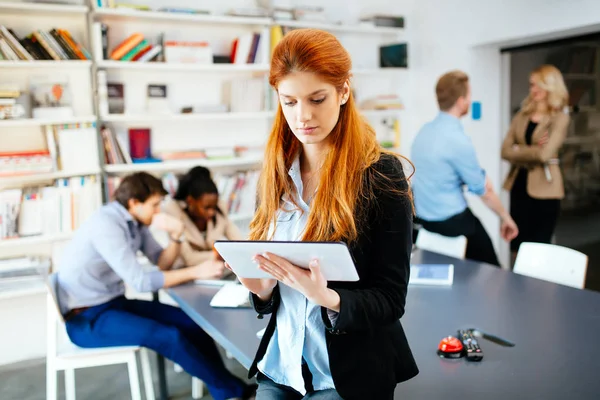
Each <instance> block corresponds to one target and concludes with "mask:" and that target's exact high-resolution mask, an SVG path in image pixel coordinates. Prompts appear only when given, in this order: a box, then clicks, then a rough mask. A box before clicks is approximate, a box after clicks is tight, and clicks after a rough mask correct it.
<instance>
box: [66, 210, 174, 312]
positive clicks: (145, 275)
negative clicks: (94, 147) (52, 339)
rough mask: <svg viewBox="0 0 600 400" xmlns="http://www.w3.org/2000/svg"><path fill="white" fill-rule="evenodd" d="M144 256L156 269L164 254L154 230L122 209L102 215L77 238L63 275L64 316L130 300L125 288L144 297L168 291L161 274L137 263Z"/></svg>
mask: <svg viewBox="0 0 600 400" xmlns="http://www.w3.org/2000/svg"><path fill="white" fill-rule="evenodd" d="M139 250H141V251H142V252H143V253H144V254H145V255H146V257H148V259H149V260H150V261H151V262H152V263H154V264H156V263H157V262H158V258H159V257H160V254H161V253H162V251H163V248H162V247H161V246H160V245H159V244H158V243H157V242H156V240H154V238H153V237H152V234H151V233H150V231H149V229H148V227H147V226H145V225H141V224H139V223H138V222H137V221H135V220H134V218H133V216H132V215H131V214H130V213H129V212H128V211H127V210H126V209H125V207H123V206H122V205H121V204H120V203H117V202H112V203H109V204H107V205H105V206H103V207H101V208H100V209H99V210H98V211H96V212H95V213H94V214H93V215H92V216H91V217H90V218H89V219H88V220H87V221H86V222H85V223H84V224H83V225H82V226H81V227H80V228H79V229H78V230H77V231H76V232H75V234H74V236H73V239H72V240H71V242H70V243H69V245H68V246H67V247H66V248H65V250H64V252H63V254H62V257H61V260H60V263H59V264H60V265H59V270H58V285H59V293H58V295H59V302H60V305H61V311H62V312H63V313H66V312H67V311H69V310H71V309H73V308H79V307H91V306H95V305H99V304H103V303H106V302H107V301H109V300H112V299H114V298H115V297H118V296H122V295H124V294H125V284H124V283H127V284H128V285H129V286H131V287H133V288H134V289H135V290H136V291H138V292H154V291H157V290H158V289H160V288H162V287H163V285H164V275H163V273H162V272H161V271H147V270H145V269H144V267H143V266H142V265H140V263H139V262H138V260H137V257H136V254H137V252H138V251H139Z"/></svg>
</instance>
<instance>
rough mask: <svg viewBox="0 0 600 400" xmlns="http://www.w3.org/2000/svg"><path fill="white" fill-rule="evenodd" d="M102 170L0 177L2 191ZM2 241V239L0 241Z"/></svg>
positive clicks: (98, 172)
mask: <svg viewBox="0 0 600 400" xmlns="http://www.w3.org/2000/svg"><path fill="white" fill-rule="evenodd" d="M100 173H101V170H100V168H98V169H91V170H81V171H58V172H45V173H40V174H24V175H15V176H0V189H3V188H7V187H15V186H23V185H27V184H32V183H39V182H48V181H53V180H55V179H62V178H71V177H73V176H89V175H99V174H100ZM0 240H1V239H0Z"/></svg>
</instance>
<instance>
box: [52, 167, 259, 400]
mask: <svg viewBox="0 0 600 400" xmlns="http://www.w3.org/2000/svg"><path fill="white" fill-rule="evenodd" d="M165 194H166V191H165V189H164V188H163V186H162V183H161V181H160V180H159V179H157V178H155V177H153V176H152V175H149V174H147V173H144V172H141V173H137V174H133V175H130V176H127V177H125V178H124V179H123V181H122V182H121V184H120V185H119V187H118V188H117V190H116V191H115V199H116V200H115V201H114V202H112V203H109V204H107V205H105V206H104V207H102V208H101V209H100V210H98V211H97V212H96V213H95V214H94V215H92V216H91V217H90V218H89V220H87V221H86V222H85V223H84V224H83V225H82V226H81V227H80V228H79V230H78V231H77V232H75V235H74V237H73V239H72V241H71V243H70V244H69V245H68V247H67V248H66V249H65V251H64V253H63V255H62V258H61V261H60V268H59V272H58V286H59V287H58V301H59V304H60V308H61V312H62V313H63V315H64V317H65V321H66V322H65V325H66V328H67V333H68V334H69V338H70V339H71V341H72V342H73V343H75V344H76V345H78V346H81V347H91V348H94V347H112V346H144V347H148V348H150V349H152V350H154V351H156V352H157V353H160V354H162V355H164V356H165V357H167V358H169V359H171V360H173V361H174V362H175V363H177V364H179V365H181V367H183V369H185V370H186V371H187V372H188V373H190V375H193V376H195V377H198V378H200V379H201V380H202V381H204V382H205V383H206V384H207V386H208V388H209V391H210V393H211V395H212V396H213V398H214V399H216V400H227V399H248V398H251V396H252V395H253V394H252V391H253V388H252V387H248V386H246V385H245V384H244V383H243V382H242V381H241V380H240V379H238V378H236V377H235V376H233V375H232V374H231V373H230V372H229V371H228V370H227V369H226V368H225V366H224V364H223V361H222V359H221V356H220V354H219V352H218V350H217V348H216V346H215V344H214V342H213V341H212V339H211V338H210V337H209V336H208V335H207V334H206V333H205V332H204V331H203V330H202V329H201V328H200V327H199V326H197V325H196V323H194V321H192V320H191V319H190V318H189V317H188V316H187V315H186V314H185V313H184V312H183V311H181V310H180V309H179V308H177V307H172V306H168V305H165V304H161V303H158V302H150V301H140V300H129V299H126V298H125V296H124V294H125V283H126V284H128V285H129V286H131V287H132V288H134V289H135V290H137V291H139V292H153V291H157V290H158V289H160V288H163V287H170V286H175V285H178V284H180V283H183V282H187V281H191V280H194V279H197V278H199V277H201V276H202V272H201V271H202V270H203V269H204V268H207V267H209V266H208V265H207V263H216V262H219V263H221V264H223V263H222V261H218V260H216V259H215V260H209V261H207V262H205V263H203V264H200V265H197V266H193V267H188V268H183V269H179V270H172V271H171V270H170V269H171V267H172V266H173V263H174V262H175V260H176V259H177V258H178V256H179V251H180V245H181V236H182V232H183V223H182V222H181V221H179V220H177V219H174V218H172V217H169V216H166V215H163V214H161V215H158V214H159V211H160V203H161V200H162V198H163V196H164V195H165ZM153 220H154V223H155V224H157V225H158V226H157V227H158V228H162V229H163V230H165V231H166V232H167V233H168V234H169V238H170V243H169V245H168V246H167V247H166V248H164V249H163V248H162V247H161V246H160V245H159V244H158V243H157V242H156V240H154V238H153V237H152V234H151V233H150V231H149V229H148V226H149V225H150V223H152V222H153ZM138 251H141V252H142V253H143V254H144V255H146V257H148V259H149V260H150V261H151V262H152V263H153V264H155V265H156V266H158V267H159V270H148V269H146V268H144V266H143V265H141V264H140V263H139V262H138V260H137V252H138Z"/></svg>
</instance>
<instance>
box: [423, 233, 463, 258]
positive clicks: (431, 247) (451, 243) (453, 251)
mask: <svg viewBox="0 0 600 400" xmlns="http://www.w3.org/2000/svg"><path fill="white" fill-rule="evenodd" d="M415 246H416V247H417V248H418V249H421V250H427V251H432V252H434V253H438V254H443V255H445V256H449V257H454V258H460V259H464V258H465V253H466V251H467V238H466V237H464V236H455V237H452V236H443V235H440V234H438V233H433V232H429V231H428V230H426V229H424V228H421V229H419V233H418V235H417V241H416V243H415Z"/></svg>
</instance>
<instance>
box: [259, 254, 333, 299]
mask: <svg viewBox="0 0 600 400" xmlns="http://www.w3.org/2000/svg"><path fill="white" fill-rule="evenodd" d="M254 260H255V261H256V262H257V263H258V268H259V269H260V270H262V271H264V272H266V273H268V274H269V275H271V276H273V277H274V278H275V279H277V280H278V281H280V282H281V283H284V284H285V285H287V286H289V287H291V288H292V289H295V290H297V291H299V292H300V293H302V294H303V295H304V296H306V298H307V299H308V300H309V301H311V302H312V303H314V304H318V305H320V306H322V307H325V308H328V309H330V310H333V311H339V306H340V296H339V295H338V294H337V292H336V291H334V290H331V289H329V288H328V287H327V281H326V280H325V277H324V276H323V273H322V272H321V268H320V267H319V263H318V261H317V260H313V261H311V263H310V265H309V266H308V267H309V269H304V268H301V267H298V266H296V265H294V264H292V263H291V262H289V261H288V260H286V259H285V258H282V257H279V256H277V255H275V254H272V253H263V254H262V255H257V256H256V257H255V258H254Z"/></svg>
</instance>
